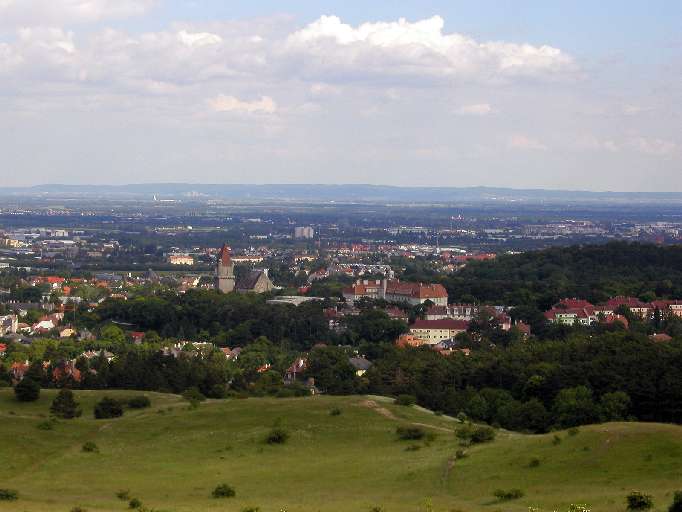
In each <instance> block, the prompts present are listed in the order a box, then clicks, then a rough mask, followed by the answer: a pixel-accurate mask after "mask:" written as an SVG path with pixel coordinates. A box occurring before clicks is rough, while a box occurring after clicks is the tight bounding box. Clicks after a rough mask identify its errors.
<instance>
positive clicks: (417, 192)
mask: <svg viewBox="0 0 682 512" xmlns="http://www.w3.org/2000/svg"><path fill="white" fill-rule="evenodd" d="M0 195H1V196H30V197H40V196H43V197H45V196H48V197H80V198H87V197H91V198H95V197H111V198H124V197H128V198H131V199H132V198H137V199H149V200H153V198H154V196H156V198H157V199H158V200H163V199H183V200H192V199H195V200H202V199H204V200H206V199H218V200H220V199H222V200H230V201H248V202H252V201H310V202H332V201H338V202H389V203H390V202H400V203H406V202H410V203H451V202H463V201H464V202H507V203H508V202H515V201H521V202H528V203H542V202H548V203H566V202H590V203H592V202H609V203H624V204H625V203H633V202H635V203H640V204H644V203H657V202H665V203H682V192H589V191H580V190H545V189H512V188H496V187H394V186H387V185H313V184H311V185H218V184H214V185H211V184H190V183H149V184H133V185H56V184H55V185H37V186H34V187H0Z"/></svg>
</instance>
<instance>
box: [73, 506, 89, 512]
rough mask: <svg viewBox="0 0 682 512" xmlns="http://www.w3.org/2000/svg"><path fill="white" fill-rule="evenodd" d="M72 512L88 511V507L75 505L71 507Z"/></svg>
mask: <svg viewBox="0 0 682 512" xmlns="http://www.w3.org/2000/svg"><path fill="white" fill-rule="evenodd" d="M71 512H88V511H87V509H84V508H83V507H73V508H72V509H71Z"/></svg>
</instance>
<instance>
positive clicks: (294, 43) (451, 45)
mask: <svg viewBox="0 0 682 512" xmlns="http://www.w3.org/2000/svg"><path fill="white" fill-rule="evenodd" d="M443 28H444V20H443V18H441V17H440V16H434V17H433V18H430V19H425V20H421V21H417V22H414V23H411V22H409V21H406V20H405V19H402V18H401V19H400V20H398V21H394V22H377V23H363V24H361V25H359V26H358V27H357V28H356V27H352V26H350V25H348V24H345V23H343V22H342V21H341V20H340V19H339V18H338V17H336V16H322V17H320V18H319V19H318V20H316V21H314V22H313V23H311V24H309V25H308V26H307V27H305V28H303V29H301V30H299V31H297V32H294V33H293V34H291V35H290V36H289V37H288V38H287V44H286V49H285V51H287V52H290V53H291V54H293V55H298V57H299V59H300V62H299V65H300V66H303V70H304V72H306V73H308V74H311V75H313V74H320V75H322V74H327V75H331V76H335V75H336V76H338V75H341V76H344V75H347V76H348V77H349V78H352V77H355V78H358V75H360V76H374V75H383V76H396V75H411V76H415V77H417V76H422V77H423V76H425V75H426V76H430V77H432V78H434V77H439V78H455V79H464V80H474V81H495V80H506V79H510V78H513V77H536V78H541V77H545V78H546V77H553V76H556V75H559V74H567V73H572V72H574V71H575V70H576V65H575V62H574V60H573V58H572V57H571V56H570V55H567V54H565V53H564V52H562V51H561V50H560V49H558V48H553V47H551V46H546V45H543V46H533V45H530V44H517V43H509V42H498V41H491V42H478V41H476V40H474V39H472V38H470V37H468V36H465V35H462V34H457V33H452V34H445V33H443Z"/></svg>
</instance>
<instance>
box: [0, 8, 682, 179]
mask: <svg viewBox="0 0 682 512" xmlns="http://www.w3.org/2000/svg"><path fill="white" fill-rule="evenodd" d="M681 22H682V4H680V3H679V2H675V1H672V0H671V1H665V0H662V1H658V2H653V3H647V4H641V3H636V2H617V1H615V0H608V1H605V2H600V3H599V4H598V5H594V3H593V2H587V1H585V0H581V1H577V2H558V3H555V4H552V5H551V6H548V5H546V4H544V3H541V2H538V1H534V0H527V1H521V2H514V3H513V5H512V4H511V3H510V4H504V5H500V3H499V2H494V1H491V0H490V1H489V0H485V1H482V2H476V3H475V4H474V3H465V2H449V1H445V0H433V1H431V2H429V3H428V4H424V3H423V2H417V1H414V0H412V1H405V2H400V3H398V2H389V1H385V0H379V1H377V2H373V3H372V4H371V5H367V4H366V3H364V2H363V3H360V2H340V1H330V0H325V1H320V2H309V1H304V2H274V1H273V0H269V1H263V0H260V1H254V2H249V3H248V5H247V4H237V5H227V4H226V3H225V2H220V1H217V0H204V1H186V0H87V1H86V0H49V1H48V0H4V1H0V108H2V112H3V116H1V117H0V128H1V129H2V130H3V133H4V134H5V136H4V137H3V138H2V139H1V140H0V152H2V155H3V164H2V168H1V169H2V172H3V178H2V180H1V182H0V187H16V186H33V185H39V184H50V183H60V184H88V185H98V184H110V185H123V184H130V183H160V182H163V183H185V182H194V183H202V184H204V183H225V184H253V185H258V184H270V183H277V184H309V183H316V184H344V185H345V184H371V185H393V186H408V187H414V186H420V187H434V186H435V187H439V186H442V187H476V186H487V187H500V188H515V189H545V190H574V191H575V190H585V191H623V192H626V191H647V192H657V191H660V192H670V191H676V192H680V191H682V172H680V171H681V170H682V130H680V126H682V82H680V80H681V77H682V32H680V31H679V26H680V23H681Z"/></svg>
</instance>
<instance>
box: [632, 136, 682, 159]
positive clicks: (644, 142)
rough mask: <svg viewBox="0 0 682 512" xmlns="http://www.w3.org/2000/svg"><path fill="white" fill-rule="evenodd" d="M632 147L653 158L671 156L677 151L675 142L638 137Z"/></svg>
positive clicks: (633, 141)
mask: <svg viewBox="0 0 682 512" xmlns="http://www.w3.org/2000/svg"><path fill="white" fill-rule="evenodd" d="M631 145H632V147H633V148H634V149H636V150H637V151H639V152H640V153H644V154H647V155H651V156H671V155H672V154H674V153H675V152H676V151H677V144H676V143H675V142H672V141H669V140H663V139H657V138H646V137H636V138H634V139H632V141H631Z"/></svg>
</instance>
